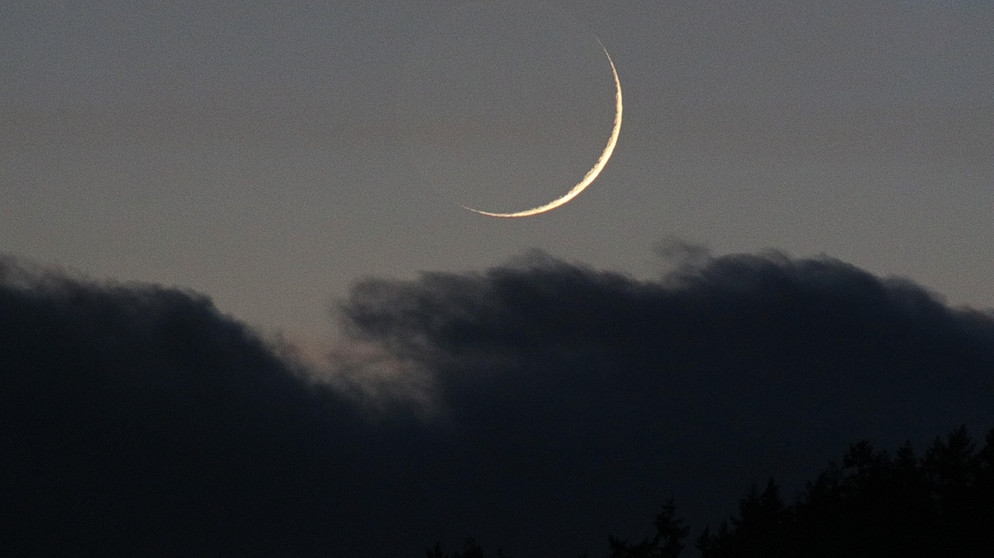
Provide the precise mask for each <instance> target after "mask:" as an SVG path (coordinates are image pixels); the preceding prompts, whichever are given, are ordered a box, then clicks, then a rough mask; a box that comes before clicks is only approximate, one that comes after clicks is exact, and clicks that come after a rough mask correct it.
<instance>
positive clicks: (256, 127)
mask: <svg viewBox="0 0 994 558" xmlns="http://www.w3.org/2000/svg"><path fill="white" fill-rule="evenodd" d="M0 10H2V17H0V31H2V32H0V41H2V43H0V49H2V52H3V53H4V56H3V64H2V67H0V72H2V74H0V77H2V81H3V83H4V86H3V91H2V92H0V117H2V123H3V125H2V127H0V146H2V149H0V188H2V191H3V197H4V203H3V206H2V208H0V211H2V214H0V217H2V222H3V226H2V227H0V246H2V247H3V249H4V250H5V251H6V252H7V253H11V254H15V255H18V256H22V257H26V258H29V259H31V260H34V261H36V262H39V263H44V264H52V265H58V266H64V267H68V268H73V269H77V270H80V271H82V272H84V273H86V274H89V275H92V276H95V277H104V278H115V279H120V280H132V279H134V280H141V281H151V282H158V283H163V284H167V285H180V286H184V287H189V288H193V289H196V290H198V291H201V292H205V293H207V294H209V295H210V296H211V297H212V298H213V299H214V300H215V302H216V303H217V304H218V306H219V307H220V308H221V310H222V311H225V312H230V313H233V314H234V315H236V316H238V317H240V318H242V319H245V320H247V321H248V322H250V323H252V324H255V325H258V326H262V327H264V328H266V329H267V330H275V329H282V330H285V331H286V332H287V333H288V334H290V335H291V336H302V337H308V336H314V337H321V336H324V335H325V333H326V331H327V328H328V325H327V324H328V319H327V308H328V305H329V304H330V303H331V301H332V300H334V299H335V298H337V297H340V296H342V295H343V294H344V292H345V291H346V289H347V286H348V285H349V284H350V283H351V282H353V281H355V280H357V279H358V278H361V277H363V276H366V275H387V276H396V277H413V276H414V275H415V274H416V273H417V272H419V271H423V270H442V269H451V270H467V269H480V268H483V267H487V266H490V265H493V264H496V263H499V262H501V261H504V260H505V259H506V258H507V257H509V256H512V255H515V254H519V253H521V252H522V251H524V250H526V249H528V248H533V247H537V248H541V249H543V250H545V251H547V252H549V253H551V254H553V255H556V256H560V257H563V258H566V259H567V260H579V261H583V262H585V263H588V264H591V265H595V266H598V267H603V268H609V269H614V270H618V271H623V272H626V273H629V274H632V275H634V276H637V277H649V276H654V275H655V274H657V272H658V271H659V269H658V262H657V261H656V258H655V256H654V255H653V249H652V246H653V244H654V243H655V242H657V241H658V240H660V239H662V238H665V237H670V236H678V237H680V238H685V239H687V240H689V241H692V242H694V243H700V244H704V245H707V246H708V247H710V248H711V250H712V251H714V252H715V253H718V254H723V253H735V252H752V251H756V250H759V249H765V248H776V249H780V250H784V251H786V252H788V253H791V254H794V255H797V256H807V255H816V254H822V253H824V254H828V255H831V256H834V257H838V258H841V259H843V260H846V261H848V262H851V263H853V264H856V265H858V266H861V267H864V268H865V269H867V270H870V271H872V272H874V273H878V274H883V275H890V274H897V275H901V276H906V277H909V278H912V279H914V280H916V281H919V282H921V283H922V284H923V285H925V286H926V287H928V288H930V289H933V290H935V291H937V292H938V293H941V294H943V295H945V296H946V297H948V299H949V300H950V301H951V302H953V303H967V304H970V305H974V306H980V307H990V306H992V305H994V286H992V285H994V283H992V282H991V281H990V280H989V278H990V277H992V276H994V258H991V257H990V254H991V252H990V246H992V245H994V221H992V219H991V215H992V210H994V186H992V185H994V157H991V153H992V152H994V100H992V95H994V93H992V92H994V72H991V68H992V67H994V36H992V35H991V33H990V29H992V28H994V8H992V6H991V4H990V3H989V2H976V1H963V2H956V1H942V2H940V1H923V2H880V3H875V4H874V5H873V6H862V5H858V4H851V3H845V4H843V3H837V2H805V3H802V4H796V5H782V4H780V3H750V4H748V5H744V4H741V3H737V2H720V3H719V2H714V3H709V2H703V3H702V2H649V3H638V4H631V5H621V6H618V5H614V4H605V3H601V2H538V3H532V2H459V3H456V4H453V3H451V2H397V1H391V2H376V1H372V2H369V1H364V2H329V3H318V2H281V3H279V5H278V6H277V5H276V4H271V3H266V2H242V3H239V4H237V5H229V4H226V3H213V2H206V3H205V2H190V3H173V4H172V5H170V6H168V7H163V6H161V5H158V4H154V3H146V2H115V1H104V2H73V3H71V5H61V4H55V3H45V2H3V3H2V8H0ZM595 37H599V38H600V39H601V40H602V41H603V42H604V44H605V46H606V47H607V48H608V49H609V51H610V52H611V54H612V56H613V57H614V59H615V62H616V64H617V66H618V71H619V73H620V75H621V80H622V85H623V87H624V92H625V96H626V118H625V124H624V127H623V128H622V135H621V141H620V142H619V145H618V149H617V151H616V152H615V156H614V158H613V159H612V160H611V162H610V164H609V165H608V167H607V169H606V170H605V171H604V173H603V174H602V175H601V177H600V179H599V180H598V181H597V182H596V183H595V184H594V186H592V187H591V188H590V189H588V190H587V192H585V193H584V194H583V195H581V196H580V197H579V198H577V199H576V200H574V202H572V203H571V204H569V205H568V206H566V207H563V208H562V209H560V210H559V211H556V212H553V213H550V214H548V215H545V216H541V217H538V218H534V219H527V220H514V221H502V220H493V219H484V218H481V217H480V216H478V215H473V214H470V213H468V212H466V211H464V210H462V209H460V208H459V207H458V206H457V205H456V204H457V203H460V202H462V203H466V202H469V203H476V204H477V205H480V206H485V207H486V208H492V209H494V210H511V209H524V208H525V207H530V206H531V205H535V204H536V203H541V202H545V201H548V200H549V199H552V198H553V197H556V196H558V195H561V194H562V193H564V192H565V191H566V190H568V189H569V187H571V186H572V185H573V184H574V183H576V182H577V180H579V178H580V177H581V176H582V175H583V173H584V172H586V170H587V169H588V168H589V167H590V165H592V164H593V162H594V160H595V159H596V157H597V154H598V153H599V151H600V150H601V149H602V148H603V145H604V142H605V141H606V139H607V135H608V133H609V131H610V126H611V114H612V110H613V106H612V98H613V97H612V94H613V93H612V83H611V76H610V70H609V68H608V66H607V64H606V60H605V59H604V58H603V55H602V54H601V53H600V52H599V48H598V45H597V42H596V39H595Z"/></svg>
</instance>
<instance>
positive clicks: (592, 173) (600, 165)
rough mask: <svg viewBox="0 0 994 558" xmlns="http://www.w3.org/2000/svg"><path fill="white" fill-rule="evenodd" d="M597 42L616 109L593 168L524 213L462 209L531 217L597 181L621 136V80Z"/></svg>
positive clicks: (570, 197) (598, 40)
mask: <svg viewBox="0 0 994 558" xmlns="http://www.w3.org/2000/svg"><path fill="white" fill-rule="evenodd" d="M597 42H598V43H600V45H601V48H602V49H603V50H604V55H605V56H607V62H608V64H610V65H611V73H612V74H614V87H615V94H614V99H615V104H616V106H617V108H616V109H615V114H614V128H612V130H611V137H610V138H608V140H607V146H606V147H605V148H604V152H603V153H601V156H600V158H599V159H597V162H596V163H594V166H593V167H591V168H590V170H589V171H587V174H585V175H584V176H583V179H582V180H580V182H579V183H578V184H577V185H576V186H573V188H572V189H571V190H570V191H569V192H566V195H564V196H562V197H561V198H558V199H555V200H552V201H551V202H549V203H547V204H545V205H540V206H538V207H535V208H532V209H526V210H524V211H516V212H514V213H492V212H489V211H481V210H479V209H473V208H472V207H468V206H465V205H463V206H462V207H463V208H464V209H468V210H470V211H473V212H475V213H479V214H480V215H486V216H488V217H508V218H510V217H530V216H532V215H538V214H539V213H545V212H546V211H551V210H553V209H555V208H557V207H559V206H561V205H563V204H565V203H567V202H569V201H570V200H572V199H573V198H575V197H577V196H579V195H580V192H582V191H584V190H585V189H586V188H587V186H590V184H591V183H593V181H594V180H596V179H597V175H599V174H600V173H601V171H602V170H604V167H605V166H607V161H608V159H610V158H611V154H612V153H614V147H615V146H616V145H618V136H619V135H621V112H622V103H621V80H620V79H618V70H617V69H615V67H614V61H613V60H611V55H610V54H609V53H608V51H607V48H605V47H604V43H601V41H600V39H597ZM460 205H461V204H460Z"/></svg>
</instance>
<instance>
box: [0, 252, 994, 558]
mask: <svg viewBox="0 0 994 558" xmlns="http://www.w3.org/2000/svg"><path fill="white" fill-rule="evenodd" d="M336 315H337V316H338V318H339V319H340V320H341V321H342V325H343V326H344V329H345V331H346V332H347V336H346V337H345V338H344V339H342V344H343V346H361V347H362V348H363V350H362V351H353V353H352V356H350V357H349V358H348V359H343V358H342V356H341V354H339V355H338V356H336V357H335V358H334V359H333V360H332V362H331V363H330V365H331V366H332V367H333V368H335V369H337V370H339V371H340V375H339V377H338V381H336V382H334V383H327V382H317V381H315V380H313V379H312V376H311V375H310V374H309V371H308V370H307V369H305V368H304V367H303V366H301V365H300V364H298V363H295V362H294V361H293V359H292V358H289V357H288V356H287V355H286V354H284V353H283V352H282V351H280V350H277V349H274V348H273V347H272V346H271V345H270V344H267V343H265V342H263V341H262V340H260V339H259V338H258V337H257V336H256V335H255V334H254V333H253V332H252V331H251V330H250V329H249V328H247V327H246V326H245V325H243V324H241V323H239V322H237V321H235V320H233V319H231V318H229V317H226V316H224V315H222V314H220V313H219V312H218V311H217V310H216V309H215V308H214V307H213V305H212V304H211V303H210V301H209V300H208V299H206V298H204V297H202V296H200V295H197V294H195V293H191V292H188V291H183V290H177V289H168V288H162V287H157V286H153V285H131V284H129V285H122V284H114V283H101V282H94V281H91V280H86V279H81V278H78V277H74V276H68V275H65V274H62V273H55V272H47V271H42V270H37V269H33V268H31V267H30V266H28V265H27V264H24V263H23V262H18V261H15V260H12V259H10V258H7V259H0V413H2V414H0V460H2V462H3V463H4V467H3V468H2V469H0V491H2V494H3V498H4V505H3V506H2V508H0V529H2V531H3V532H4V533H5V537H4V538H3V540H2V542H0V550H2V551H4V552H3V553H4V554H10V555H25V554H27V555H32V554H34V555H46V554H47V555H53V554H54V555H67V554H93V555H97V554H99V555H170V556H172V555H191V554H192V555H199V554H220V555H238V556H288V555H296V556H326V555H336V556H362V557H373V558H375V557H379V556H383V557H396V556H423V555H424V549H425V548H427V547H429V546H430V545H432V544H433V543H434V541H436V540H441V541H443V542H446V543H447V544H450V545H451V544H453V543H455V542H458V541H461V540H462V539H463V537H465V536H466V535H467V534H471V535H474V536H477V537H479V540H480V541H493V542H495V543H500V544H503V545H505V546H504V548H505V551H506V553H507V554H510V555H513V556H516V557H518V558H528V557H531V556H536V557H537V556H543V557H544V556H576V555H578V554H580V553H582V552H584V551H587V550H589V551H590V552H591V555H593V556H597V555H598V552H600V551H601V550H602V549H604V548H605V546H604V545H605V537H606V535H607V534H608V533H610V534H614V535H615V536H616V537H617V539H618V541H625V540H630V541H637V540H639V537H641V536H642V534H643V532H642V531H643V527H644V525H645V523H646V519H647V518H651V517H652V516H653V514H654V513H656V512H658V511H659V505H660V503H661V502H664V501H666V500H667V498H669V497H670V496H672V497H673V499H674V501H675V502H678V503H679V504H680V508H679V509H680V514H681V517H682V518H685V519H686V522H687V524H688V525H691V526H694V527H695V528H698V529H699V528H700V527H701V526H704V525H707V524H709V523H711V524H713V522H714V520H715V518H720V517H726V516H727V515H728V514H729V513H730V511H731V510H732V508H733V507H734V503H735V502H736V499H737V498H738V496H739V495H740V494H741V493H742V490H743V489H744V488H745V487H747V486H748V485H749V483H750V482H752V481H754V480H756V479H765V478H769V477H770V476H772V477H774V478H776V479H777V481H778V482H779V483H780V484H779V485H778V486H779V488H778V490H779V491H780V492H781V493H783V494H786V495H791V494H794V493H795V491H796V490H798V489H802V488H803V485H804V481H805V480H808V479H811V478H814V476H815V475H816V474H817V472H818V471H820V470H822V469H823V468H824V467H825V464H826V462H827V461H828V460H829V459H831V458H832V457H833V456H837V455H839V454H840V453H842V452H843V451H844V450H845V448H846V447H847V445H848V444H850V443H851V442H852V441H853V440H859V439H866V440H868V441H869V443H872V444H873V447H884V448H896V447H898V446H899V445H900V444H901V443H903V442H904V441H905V440H910V441H911V442H912V443H913V444H915V447H926V446H927V445H928V443H929V442H930V441H931V440H932V439H933V438H934V437H935V436H936V435H937V434H939V433H942V432H948V431H950V430H952V429H954V428H956V427H957V426H958V425H961V424H965V425H966V426H967V427H968V428H969V430H970V431H972V432H983V431H985V430H986V429H987V428H989V427H990V425H992V424H994V406H992V405H991V380H992V378H991V374H992V371H994V318H992V316H991V314H990V313H989V312H980V311H972V310H965V309H954V308H950V307H948V306H946V305H945V304H943V303H942V302H941V301H939V300H937V299H936V298H935V297H933V296H932V295H931V294H929V293H928V292H927V291H925V290H923V289H921V288H920V287H918V286H916V285H914V284H912V283H909V282H907V281H900V280H891V279H881V278H878V277H874V276H872V275H870V274H868V273H866V272H864V271H862V270H859V269H857V268H854V267H852V266H850V265H848V264H845V263H842V262H839V261H836V260H831V259H824V258H822V259H807V260H796V259H791V258H788V257H785V256H782V255H778V254H764V255H738V256H726V257H720V258H711V257H706V256H705V257H698V258H696V259H692V260H687V261H684V262H683V263H682V264H680V265H678V266H677V267H676V270H675V271H673V272H671V273H669V274H667V275H665V276H664V277H661V278H660V279H659V280H655V281H638V280H634V279H632V278H629V277H625V276H622V275H618V274H612V273H605V272H600V271H596V270H592V269H589V268H586V267H584V266H580V265H574V264H568V263H564V262H562V261H559V260H555V259H552V258H549V257H547V256H543V255H540V254H529V255H526V256H525V257H523V258H521V259H519V260H518V261H515V262H511V263H508V264H506V265H503V266H499V267H495V268H493V269H490V270H487V271H485V272H481V273H461V274H458V273H435V274H425V275H424V276H422V277H420V278H419V279H417V280H413V281H395V280H388V279H369V280H365V281H362V282H360V283H358V284H356V286H355V288H354V289H353V291H352V292H351V293H350V294H349V296H348V298H346V299H345V300H343V301H342V302H341V303H340V305H339V306H338V308H337V309H336ZM371 348H372V349H371ZM342 354H344V353H342ZM355 355H360V356H355ZM374 377H375V378H376V381H375V382H373V381H368V380H367V378H374ZM926 457H927V456H926ZM760 494H762V493H760ZM792 509H793V508H792ZM732 527H734V522H733V524H732ZM699 535H700V532H699V531H698V532H691V533H690V534H689V535H688V537H690V540H694V539H696V538H697V537H698V536H699ZM723 536H724V535H722V534H721V531H720V529H719V530H714V529H713V530H712V531H710V532H709V539H707V540H711V541H719V542H720V541H722V540H724V539H722V538H721V537H723ZM719 542H714V544H719ZM721 544H725V543H721ZM729 544H730V543H729ZM716 548H717V547H716Z"/></svg>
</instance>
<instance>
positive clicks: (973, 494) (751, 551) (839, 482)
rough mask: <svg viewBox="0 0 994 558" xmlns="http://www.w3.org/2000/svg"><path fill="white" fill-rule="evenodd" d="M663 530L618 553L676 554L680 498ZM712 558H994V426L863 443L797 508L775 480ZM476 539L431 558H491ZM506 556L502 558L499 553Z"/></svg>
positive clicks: (700, 542)
mask: <svg viewBox="0 0 994 558" xmlns="http://www.w3.org/2000/svg"><path fill="white" fill-rule="evenodd" d="M654 525H655V529H656V533H655V534H654V535H652V536H651V537H646V538H644V539H642V540H641V541H639V542H635V543H630V542H627V541H623V540H620V539H617V538H615V537H613V536H611V537H609V540H608V544H609V549H610V554H609V556H610V558H676V557H677V556H679V555H680V553H681V551H682V550H683V548H684V539H685V538H686V537H687V534H688V532H689V528H687V527H685V526H684V525H683V522H682V520H681V519H680V518H679V517H678V516H677V513H676V507H675V506H674V504H673V502H672V500H671V501H669V502H667V503H666V504H665V505H664V506H663V509H662V512H661V513H660V514H659V515H658V516H656V520H655V524H654ZM696 546H697V549H698V550H699V551H700V556H701V557H702V558H743V557H749V558H751V557H763V558H770V557H791V558H793V557H797V558H801V557H804V558H818V557H825V558H828V557H832V558H837V557H847V558H851V557H864V556H865V557H871V556H872V557H880V556H902V557H913V556H956V557H960V558H963V557H978V558H979V557H987V558H989V557H990V556H994V430H991V431H990V432H989V433H988V435H987V437H986V439H985V443H984V445H983V446H982V447H980V448H979V449H978V447H977V444H976V443H975V442H974V440H973V439H972V438H971V437H970V435H969V433H968V432H967V430H966V428H965V427H961V428H959V429H957V430H955V431H953V432H952V433H950V434H949V435H947V436H946V437H945V438H938V439H936V440H935V442H934V443H933V444H932V445H931V446H930V447H929V448H928V449H926V450H925V452H924V453H923V454H922V455H916V453H915V451H914V449H913V448H912V447H911V445H910V444H905V445H904V446H902V447H901V448H900V449H898V450H897V452H895V453H894V455H891V454H890V453H888V452H887V451H885V450H877V449H875V448H874V447H873V446H872V445H871V444H870V443H869V442H867V441H860V442H857V443H855V444H853V445H852V446H851V447H850V448H849V450H848V451H847V452H846V453H845V455H844V456H843V458H842V460H841V461H840V462H833V463H830V464H829V466H828V467H827V468H826V470H825V471H824V472H822V473H821V474H820V475H818V476H817V478H816V479H815V480H814V481H811V482H809V483H808V484H807V485H806V486H805V488H804V489H803V490H802V491H801V492H800V494H799V495H798V497H797V498H796V501H795V502H794V503H793V504H787V503H785V502H784V500H783V497H782V496H781V494H780V488H779V485H778V484H777V483H776V481H775V480H774V479H770V480H769V481H768V482H767V484H766V486H765V487H764V488H763V489H762V490H760V489H759V488H758V487H756V486H755V485H754V486H752V487H751V488H750V490H749V492H748V493H747V494H746V495H745V497H744V498H742V499H741V500H740V501H739V509H738V514H737V515H734V516H732V517H731V518H730V519H729V520H728V521H725V522H723V523H722V524H721V526H720V527H719V528H718V529H717V530H715V531H711V529H710V528H708V529H705V530H704V533H703V534H702V535H701V536H700V537H699V538H698V539H697V545H696ZM483 556H485V554H484V552H483V549H482V547H480V546H479V545H478V544H477V543H476V542H475V541H473V540H472V539H469V540H468V541H467V542H466V545H465V548H464V550H463V552H462V553H459V552H455V553H452V554H446V553H444V552H443V551H442V550H441V547H440V545H436V546H435V548H434V549H432V550H430V551H429V552H428V558H482V557H483ZM498 556H502V554H501V553H500V552H498Z"/></svg>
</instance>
